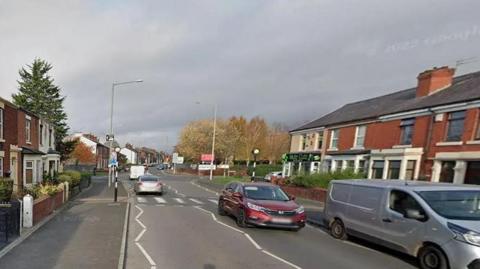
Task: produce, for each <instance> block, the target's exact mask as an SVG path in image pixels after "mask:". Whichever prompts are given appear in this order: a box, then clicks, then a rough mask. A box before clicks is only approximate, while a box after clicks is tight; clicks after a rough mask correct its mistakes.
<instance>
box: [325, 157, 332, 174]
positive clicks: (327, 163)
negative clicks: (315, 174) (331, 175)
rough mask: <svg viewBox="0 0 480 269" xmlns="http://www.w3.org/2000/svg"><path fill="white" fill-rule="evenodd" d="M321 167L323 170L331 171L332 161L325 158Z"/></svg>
mask: <svg viewBox="0 0 480 269" xmlns="http://www.w3.org/2000/svg"><path fill="white" fill-rule="evenodd" d="M323 169H324V172H330V171H332V161H331V160H325V161H324V163H323Z"/></svg>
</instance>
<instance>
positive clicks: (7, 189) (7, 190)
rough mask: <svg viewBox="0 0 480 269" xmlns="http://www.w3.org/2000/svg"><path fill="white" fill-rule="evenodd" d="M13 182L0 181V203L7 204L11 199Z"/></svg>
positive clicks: (7, 180)
mask: <svg viewBox="0 0 480 269" xmlns="http://www.w3.org/2000/svg"><path fill="white" fill-rule="evenodd" d="M12 193H13V180H9V179H0V202H9V201H10V200H11V199H12Z"/></svg>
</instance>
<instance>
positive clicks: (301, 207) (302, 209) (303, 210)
mask: <svg viewBox="0 0 480 269" xmlns="http://www.w3.org/2000/svg"><path fill="white" fill-rule="evenodd" d="M295 212H297V214H302V213H303V212H305V208H304V207H303V206H299V207H298V208H297V209H296V210H295Z"/></svg>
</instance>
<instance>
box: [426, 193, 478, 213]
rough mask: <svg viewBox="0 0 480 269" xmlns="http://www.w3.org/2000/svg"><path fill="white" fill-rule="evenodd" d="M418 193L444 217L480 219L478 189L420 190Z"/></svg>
mask: <svg viewBox="0 0 480 269" xmlns="http://www.w3.org/2000/svg"><path fill="white" fill-rule="evenodd" d="M418 194H419V195H420V196H421V197H422V198H423V200H425V202H427V204H428V205H429V206H430V207H431V208H432V209H433V210H434V211H435V212H437V214H439V215H441V216H442V217H444V218H447V219H455V220H480V191H463V190H459V191H420V192H418Z"/></svg>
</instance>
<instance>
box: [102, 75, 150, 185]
mask: <svg viewBox="0 0 480 269" xmlns="http://www.w3.org/2000/svg"><path fill="white" fill-rule="evenodd" d="M140 82H143V80H141V79H137V80H130V81H124V82H113V83H112V95H111V103H110V133H109V134H108V135H107V141H110V143H109V151H108V154H109V155H110V156H109V158H110V163H112V157H113V156H112V153H113V141H114V135H113V103H114V100H115V99H114V96H115V87H116V86H121V85H126V84H132V83H140ZM110 166H113V165H110ZM112 171H113V169H112V167H110V168H109V169H108V187H110V185H111V182H112V181H113V177H114V175H113V174H112Z"/></svg>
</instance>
